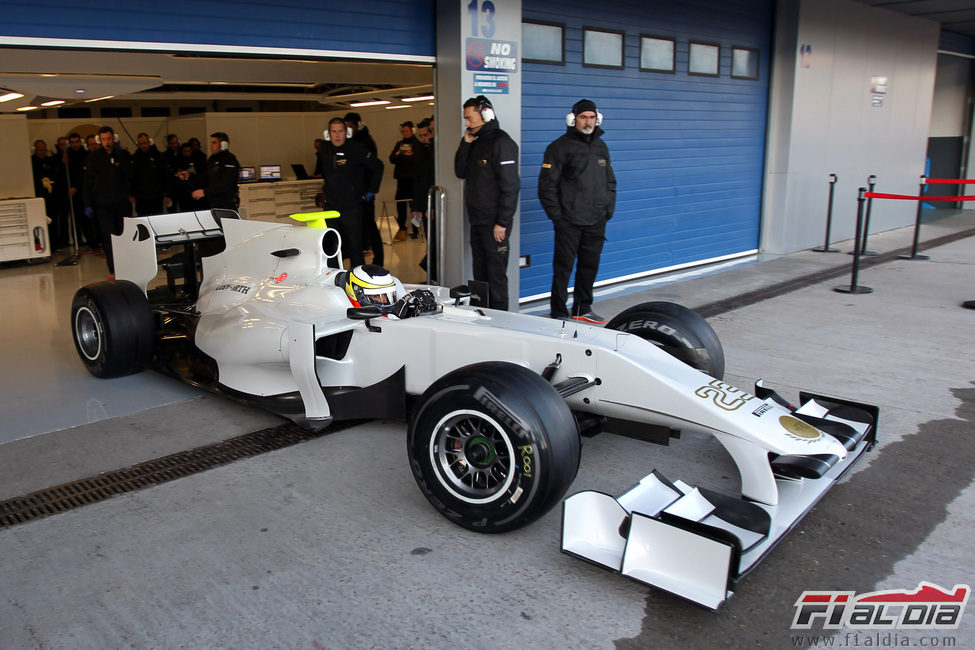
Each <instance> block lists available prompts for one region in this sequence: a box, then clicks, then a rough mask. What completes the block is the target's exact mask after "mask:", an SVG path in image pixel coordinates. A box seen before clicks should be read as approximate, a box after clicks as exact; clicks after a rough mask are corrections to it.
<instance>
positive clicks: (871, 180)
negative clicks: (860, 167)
mask: <svg viewBox="0 0 975 650" xmlns="http://www.w3.org/2000/svg"><path fill="white" fill-rule="evenodd" d="M876 184H877V177H876V176H874V175H873V174H870V175H869V176H867V186H868V187H869V189H868V190H867V191H868V192H871V193H872V192H873V188H874V185H876ZM872 208H873V197H871V198H869V199H867V214H866V216H865V217H864V218H863V244H862V245H861V247H860V255H876V254H877V253H876V252H875V251H868V250H867V235H868V234H869V233H870V212H871V209H872Z"/></svg>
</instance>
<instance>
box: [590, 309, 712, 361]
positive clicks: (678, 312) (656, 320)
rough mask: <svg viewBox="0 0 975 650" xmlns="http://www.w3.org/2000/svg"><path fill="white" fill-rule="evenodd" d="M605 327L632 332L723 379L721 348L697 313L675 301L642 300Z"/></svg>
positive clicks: (709, 328)
mask: <svg viewBox="0 0 975 650" xmlns="http://www.w3.org/2000/svg"><path fill="white" fill-rule="evenodd" d="M606 329H613V330H619V331H621V332H627V333H629V334H635V335H637V336H639V337H640V338H642V339H645V340H647V341H650V342H651V343H653V344H654V345H656V346H658V347H659V348H660V349H662V350H663V351H664V352H666V353H667V354H669V355H671V356H672V357H674V358H676V359H680V360H681V361H683V362H684V363H686V364H687V365H689V366H691V367H693V368H697V369H698V370H700V371H701V372H704V373H707V374H709V375H711V376H712V377H714V378H715V379H723V378H724V348H723V347H722V346H721V341H720V340H718V335H717V334H715V333H714V330H713V329H711V326H710V325H708V322H707V321H706V320H704V318H702V317H701V316H700V315H699V314H698V313H697V312H695V311H694V310H692V309H688V308H687V307H684V306H683V305H678V304H677V303H675V302H663V301H658V302H645V303H642V304H639V305H635V306H633V307H630V308H629V309H627V310H626V311H624V312H622V313H620V314H619V315H618V316H616V317H615V318H614V319H612V320H611V321H609V322H608V323H606Z"/></svg>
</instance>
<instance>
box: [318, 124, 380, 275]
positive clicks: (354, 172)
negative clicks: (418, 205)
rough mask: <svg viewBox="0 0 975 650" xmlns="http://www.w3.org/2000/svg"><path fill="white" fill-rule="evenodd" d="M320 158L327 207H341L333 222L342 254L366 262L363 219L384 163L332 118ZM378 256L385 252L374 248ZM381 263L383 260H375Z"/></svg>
mask: <svg viewBox="0 0 975 650" xmlns="http://www.w3.org/2000/svg"><path fill="white" fill-rule="evenodd" d="M318 158H319V160H320V161H321V168H322V179H323V180H324V181H325V182H324V186H323V188H322V192H323V193H324V195H325V205H324V209H325V210H338V212H339V214H340V215H341V216H340V217H339V218H338V219H336V220H335V221H334V222H332V223H331V224H329V225H331V226H334V228H335V229H336V230H338V231H339V234H340V235H341V236H342V257H348V258H349V261H350V263H351V267H352V268H355V267H357V266H360V265H362V264H364V263H365V257H364V256H363V254H362V232H363V227H362V223H363V221H362V220H363V219H367V218H369V216H368V215H367V214H366V212H367V208H366V206H367V204H368V203H369V202H370V201H371V200H372V199H373V198H374V197H375V196H376V192H378V191H379V185H380V183H382V180H383V163H382V161H380V160H379V159H378V158H376V156H375V155H373V154H372V153H371V152H370V151H369V150H368V149H366V147H364V146H363V145H361V144H359V143H358V142H354V141H352V140H351V139H350V138H349V137H348V132H347V131H346V126H345V121H344V120H343V119H342V118H340V117H333V118H332V119H331V120H329V122H328V138H327V141H326V142H325V143H323V144H322V146H321V148H320V149H319V150H318ZM373 253H374V254H375V255H376V256H378V255H379V254H380V253H382V246H381V245H380V248H379V252H378V253H376V251H373ZM376 263H377V265H379V266H382V263H381V262H376Z"/></svg>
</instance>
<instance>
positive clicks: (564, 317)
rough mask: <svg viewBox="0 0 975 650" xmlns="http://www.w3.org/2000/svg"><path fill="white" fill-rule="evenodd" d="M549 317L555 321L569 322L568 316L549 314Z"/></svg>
mask: <svg viewBox="0 0 975 650" xmlns="http://www.w3.org/2000/svg"><path fill="white" fill-rule="evenodd" d="M548 317H549V318H553V319H555V320H569V315H568V314H549V315H548Z"/></svg>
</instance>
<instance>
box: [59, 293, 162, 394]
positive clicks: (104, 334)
mask: <svg viewBox="0 0 975 650" xmlns="http://www.w3.org/2000/svg"><path fill="white" fill-rule="evenodd" d="M71 330H72V333H73V335H74V345H75V349H76V350H77V351H78V356H79V357H80V358H81V362H82V363H83V364H85V367H86V368H87V369H88V372H90V373H91V374H93V375H95V376H96V377H102V378H108V377H122V376H124V375H130V374H132V373H134V372H139V371H140V370H142V369H143V368H145V367H146V365H147V364H148V363H149V362H150V361H152V352H153V341H154V338H155V318H154V317H153V315H152V309H151V308H150V307H149V301H148V300H147V299H146V296H145V294H144V293H142V289H140V288H139V287H138V286H137V285H136V284H135V283H133V282H129V281H127V280H117V281H111V282H96V283H94V284H89V285H88V286H85V287H82V288H81V289H78V291H77V293H75V295H74V300H73V301H72V302H71Z"/></svg>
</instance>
